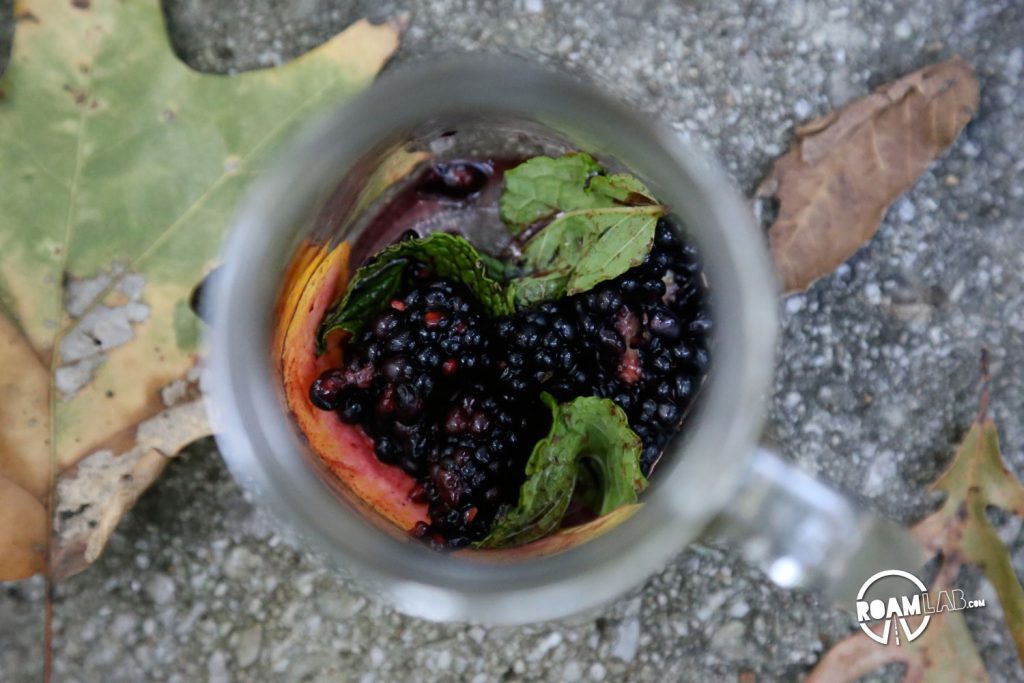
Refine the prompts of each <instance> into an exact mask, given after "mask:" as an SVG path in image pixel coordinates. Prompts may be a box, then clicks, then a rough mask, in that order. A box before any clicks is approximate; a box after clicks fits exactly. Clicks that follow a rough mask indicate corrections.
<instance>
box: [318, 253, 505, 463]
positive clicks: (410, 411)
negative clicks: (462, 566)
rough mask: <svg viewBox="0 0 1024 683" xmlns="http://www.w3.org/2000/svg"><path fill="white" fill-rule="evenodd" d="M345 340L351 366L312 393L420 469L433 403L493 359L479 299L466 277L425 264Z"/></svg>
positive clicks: (429, 443)
mask: <svg viewBox="0 0 1024 683" xmlns="http://www.w3.org/2000/svg"><path fill="white" fill-rule="evenodd" d="M409 279H410V282H409V283H408V285H407V286H406V288H405V289H404V290H403V291H401V292H400V293H399V295H398V296H397V297H396V298H395V299H394V300H393V301H391V302H390V304H389V305H388V307H387V309H386V310H385V311H383V312H382V313H380V314H379V315H377V316H376V317H375V318H374V319H373V320H372V321H370V323H369V324H368V325H367V326H366V327H365V329H363V331H362V332H360V333H359V334H358V335H357V336H356V337H355V338H354V339H352V340H350V342H349V343H348V344H347V346H346V358H348V359H349V360H348V364H347V366H346V367H345V368H344V369H332V370H328V371H327V372H325V373H324V374H323V375H322V376H321V377H320V378H319V379H317V381H316V382H315V383H314V384H313V386H312V388H311V390H310V399H311V400H312V402H313V404H314V405H316V406H317V407H319V408H322V409H325V410H337V411H338V413H339V415H340V416H341V418H342V419H343V420H345V421H346V422H349V423H352V424H359V425H362V426H363V428H364V430H365V431H366V433H367V434H369V435H370V436H371V437H373V438H374V440H375V449H376V453H377V457H378V458H380V459H381V460H382V461H383V462H386V463H388V464H393V465H400V466H401V467H402V468H403V469H405V470H406V471H407V472H408V473H409V474H411V475H413V476H417V475H420V474H423V473H425V472H426V470H427V457H428V455H429V453H430V451H431V449H432V448H434V447H436V446H435V443H434V442H435V439H433V438H432V435H431V433H430V432H431V430H432V429H433V428H434V427H435V426H436V425H433V424H432V420H431V418H432V415H431V411H430V410H429V408H430V407H431V406H433V405H436V404H438V403H443V402H445V401H447V400H448V397H449V396H450V394H451V392H452V390H453V389H454V387H457V386H459V385H460V384H462V383H464V382H465V381H467V379H468V378H472V377H473V376H475V374H476V373H479V372H486V371H487V369H488V368H489V367H490V365H491V358H490V356H489V355H488V353H487V351H488V344H489V340H488V339H487V338H486V337H485V336H484V334H483V331H482V330H483V327H484V326H483V324H482V315H483V313H482V312H481V311H480V307H479V304H478V303H477V302H476V300H475V299H474V298H473V296H472V295H471V294H470V293H469V292H468V291H467V290H466V289H465V288H464V287H463V286H462V285H461V284H459V283H456V282H453V281H451V280H447V279H444V278H434V277H433V276H432V274H431V273H430V272H429V271H428V270H427V269H426V268H425V267H423V266H416V267H414V268H412V269H411V277H410V278H409Z"/></svg>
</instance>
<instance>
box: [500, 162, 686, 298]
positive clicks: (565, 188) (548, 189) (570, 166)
mask: <svg viewBox="0 0 1024 683" xmlns="http://www.w3.org/2000/svg"><path fill="white" fill-rule="evenodd" d="M499 204H500V208H501V217H502V220H504V221H505V223H506V225H508V227H509V230H510V231H511V232H513V233H514V234H516V233H518V232H520V231H522V230H523V229H524V228H526V227H527V226H529V225H532V224H535V223H537V222H538V221H540V220H543V219H548V218H551V219H553V220H551V222H550V223H549V224H548V225H547V226H546V227H544V228H543V229H541V230H540V231H539V232H537V233H536V234H535V235H533V237H531V238H530V239H529V240H528V241H527V242H526V244H525V245H524V247H523V262H522V266H523V267H522V271H523V272H522V273H520V276H519V277H516V278H514V279H513V280H512V281H511V282H510V284H509V292H510V294H509V297H510V299H511V300H512V301H514V302H515V304H516V305H517V306H531V305H533V304H536V303H540V302H541V301H547V300H550V299H556V298H558V297H561V296H567V295H572V294H578V293H579V292H585V291H587V290H589V289H592V288H593V287H594V286H595V285H597V284H598V283H600V282H603V281H605V280H611V279H613V278H615V277H618V276H619V275H622V274H623V273H624V272H626V271H627V270H629V269H630V268H633V267H634V266H638V265H640V264H641V263H643V260H644V257H645V256H646V255H647V253H648V252H649V251H650V250H651V244H652V243H653V242H654V231H655V228H656V227H657V224H658V218H660V217H661V216H663V215H664V214H665V211H666V210H665V207H663V206H661V205H660V204H658V202H657V200H656V199H655V198H654V195H653V194H652V193H651V191H650V190H649V189H647V187H646V186H645V185H644V184H643V183H642V182H640V181H639V180H638V179H637V178H635V177H633V176H631V175H628V174H625V173H615V174H612V175H605V173H604V169H602V168H601V166H600V165H599V164H598V163H597V162H596V161H594V159H593V158H592V157H590V156H588V155H586V154H583V153H579V152H577V153H574V154H566V155H565V156H561V157H558V158H557V159H554V158H551V157H534V158H533V159H530V160H529V161H526V162H525V163H523V164H520V165H519V166H517V167H516V168H514V169H512V170H510V171H508V172H507V173H506V174H505V188H504V190H503V192H502V195H501V200H500V202H499ZM506 272H507V271H506Z"/></svg>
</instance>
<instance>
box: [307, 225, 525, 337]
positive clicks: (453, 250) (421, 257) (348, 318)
mask: <svg viewBox="0 0 1024 683" xmlns="http://www.w3.org/2000/svg"><path fill="white" fill-rule="evenodd" d="M414 261H417V262H420V263H423V264H425V265H426V266H427V267H429V268H430V269H431V270H433V271H434V273H436V274H437V275H439V276H440V277H447V278H451V279H453V280H456V281H458V282H461V283H462V284H464V285H466V287H468V288H469V289H470V291H472V292H473V294H475V295H476V297H477V298H478V299H479V300H480V302H481V303H482V304H483V306H484V309H485V310H486V311H487V312H488V313H489V314H490V315H492V316H502V315H508V314H509V313H511V312H512V311H513V310H514V308H513V306H512V303H511V301H510V299H509V296H508V293H507V292H506V290H505V288H504V286H503V285H502V283H500V282H498V281H497V280H495V279H493V278H492V277H491V276H490V275H489V274H488V268H487V265H485V264H484V262H483V258H482V256H481V254H480V252H478V251H477V250H476V249H475V248H474V247H473V245H472V244H470V243H469V242H467V241H466V240H465V238H462V237H459V236H457V235H449V234H448V233H443V232H435V233H433V234H431V235H429V236H427V237H424V238H422V239H414V240H405V241H403V242H398V243H397V244H392V245H391V246H389V247H386V248H384V249H382V250H380V251H379V252H378V253H377V255H376V256H375V257H374V258H373V260H372V261H370V262H369V263H367V264H365V265H363V266H362V267H360V268H359V269H358V270H357V271H356V272H355V274H354V275H353V276H352V280H351V282H349V285H348V287H347V288H346V290H345V295H344V296H343V297H342V298H341V300H340V301H338V303H337V304H335V306H334V307H333V308H332V309H331V310H330V311H328V313H327V315H326V316H324V320H323V322H321V323H320V329H319V330H318V331H317V348H318V350H319V351H320V352H323V350H324V343H325V340H326V338H327V335H328V334H330V333H331V332H333V331H334V330H337V329H343V330H346V331H347V332H349V333H351V334H353V335H354V334H358V333H359V332H360V331H361V330H362V329H363V327H364V326H365V325H366V324H367V323H368V322H369V320H370V319H371V318H372V317H373V316H374V315H375V314H376V313H377V312H378V311H380V310H381V309H383V308H384V307H385V306H386V305H387V303H388V301H390V300H391V299H392V298H393V297H394V296H395V294H396V293H397V292H398V290H399V288H400V287H401V286H402V279H403V276H404V275H405V270H406V268H407V266H408V265H409V264H410V263H412V262H414Z"/></svg>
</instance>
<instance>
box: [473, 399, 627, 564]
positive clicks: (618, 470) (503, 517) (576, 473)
mask: <svg viewBox="0 0 1024 683" xmlns="http://www.w3.org/2000/svg"><path fill="white" fill-rule="evenodd" d="M541 398H542V400H543V401H544V402H545V403H546V404H547V405H548V407H549V408H550V409H551V414H552V423H551V430H550V431H549V432H548V435H547V436H546V437H545V438H543V439H541V440H540V441H538V442H537V445H536V446H534V449H533V452H532V453H531V454H530V459H529V460H528V461H527V463H526V481H525V482H524V483H523V485H522V488H521V489H520V490H519V502H518V504H517V505H516V507H514V508H507V509H505V510H503V511H502V512H501V513H500V514H499V515H498V517H497V518H496V519H495V521H494V525H493V526H492V527H491V531H490V533H489V534H488V535H487V536H486V537H485V538H484V539H483V540H481V541H479V542H477V543H476V547H477V548H506V547H511V546H518V545H524V544H526V543H530V542H531V541H535V540H537V539H539V538H543V537H544V536H547V535H549V534H551V533H553V532H554V531H556V530H557V529H558V527H559V525H560V524H561V522H562V518H563V517H564V516H565V511H566V509H568V507H569V503H570V501H571V500H572V498H573V493H574V491H575V490H576V487H577V485H587V484H589V486H591V487H596V486H598V485H599V486H600V488H597V489H595V488H591V489H590V490H587V491H583V492H580V493H578V494H577V495H581V496H582V497H584V498H586V499H588V500H591V501H598V500H600V508H599V509H598V513H599V514H600V515H606V514H608V513H609V512H612V511H613V510H615V509H617V508H619V507H621V506H623V505H627V504H630V503H635V502H636V501H637V494H638V493H639V492H640V491H643V490H644V488H646V487H647V479H645V478H644V476H643V474H642V473H641V472H640V451H641V443H640V437H638V436H637V435H636V434H635V433H634V432H633V430H631V429H630V428H629V423H628V422H627V420H626V414H625V413H624V412H622V409H621V408H619V407H618V406H617V405H615V404H614V403H612V402H611V401H609V400H608V399H602V398H597V397H594V396H582V397H580V398H577V399H574V400H573V401H571V402H569V403H563V404H561V405H559V404H558V403H556V402H555V400H554V399H553V398H552V397H551V396H550V395H549V394H547V393H544V394H541Z"/></svg>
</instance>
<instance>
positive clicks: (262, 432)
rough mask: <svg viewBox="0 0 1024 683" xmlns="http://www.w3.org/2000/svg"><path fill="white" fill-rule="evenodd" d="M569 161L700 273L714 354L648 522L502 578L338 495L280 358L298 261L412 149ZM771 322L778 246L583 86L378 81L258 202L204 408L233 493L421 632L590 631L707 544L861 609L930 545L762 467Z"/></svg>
mask: <svg viewBox="0 0 1024 683" xmlns="http://www.w3.org/2000/svg"><path fill="white" fill-rule="evenodd" d="M576 149H578V150H583V151H586V152H589V153H590V154H592V155H594V156H595V157H597V158H598V159H600V160H601V161H602V162H603V163H604V164H605V165H606V166H610V167H612V168H621V169H624V170H628V171H630V172H632V173H634V174H635V175H637V176H639V177H640V178H641V179H642V180H643V181H644V182H645V183H646V184H647V185H648V186H649V187H650V188H651V189H652V190H653V191H654V194H655V196H657V197H658V198H659V199H660V200H661V201H662V202H663V203H664V204H666V205H668V206H669V207H670V208H671V211H672V213H673V215H674V216H675V217H676V218H678V221H679V223H681V224H682V225H683V226H685V229H686V232H687V234H688V236H689V238H690V239H691V240H693V241H694V242H696V243H697V245H698V247H699V249H700V251H701V253H702V255H703V258H704V266H705V273H706V277H707V280H708V283H709V285H710V287H711V291H712V292H713V296H712V314H713V319H714V321H715V325H716V339H715V343H714V348H713V353H712V371H711V374H710V376H709V379H708V382H707V383H706V385H705V386H704V388H703V390H702V395H701V399H700V400H699V402H698V403H699V404H698V406H697V407H696V409H695V410H696V412H695V414H694V415H693V416H692V417H691V419H689V421H688V423H687V427H686V429H685V431H684V433H683V434H682V435H681V437H680V438H678V439H676V441H675V443H674V444H673V445H672V446H671V447H670V448H671V449H672V451H673V452H671V453H669V454H666V457H665V458H663V460H662V464H661V465H659V469H658V471H657V473H656V474H655V476H654V477H652V482H651V486H650V488H649V489H648V490H647V491H646V492H645V493H644V494H643V497H642V502H643V505H642V507H641V509H640V510H639V511H638V512H637V513H636V514H634V515H633V516H632V517H630V518H629V519H627V520H626V521H625V522H623V523H622V524H620V525H619V526H617V527H615V528H613V529H611V530H610V531H608V532H607V533H605V534H603V535H601V536H599V537H597V538H594V539H593V540H591V541H589V542H587V543H584V544H582V545H580V546H577V547H574V548H572V549H570V550H567V551H565V552H562V553H560V554H556V555H551V556H544V557H534V558H529V559H521V560H517V561H509V562H503V563H500V564H496V563H494V562H487V561H480V560H477V559H474V558H473V557H472V554H471V553H470V554H458V555H451V554H445V553H441V552H437V551H434V550H431V549H429V548H428V547H426V545H424V544H422V543H421V542H418V541H416V540H413V539H411V538H409V537H407V536H405V535H403V534H400V533H389V532H388V530H387V529H386V528H385V527H384V526H383V525H382V524H381V523H380V520H374V519H372V514H368V513H367V511H366V510H365V509H359V508H360V506H359V505H353V504H352V503H351V502H348V501H346V500H345V496H343V495H341V494H340V493H339V490H338V482H337V481H336V480H335V479H334V478H333V475H332V474H331V473H330V472H329V471H328V470H327V469H326V468H325V467H324V466H323V465H322V463H321V462H320V461H319V459H318V458H317V457H316V456H315V455H314V454H312V453H311V452H310V450H309V449H308V448H307V447H306V445H305V444H304V441H303V439H302V437H301V435H300V434H298V433H297V429H296V427H295V425H294V424H293V422H292V420H291V418H290V416H289V415H288V414H287V411H286V410H285V409H284V406H283V404H282V400H281V398H280V389H279V386H280V380H279V378H278V377H277V375H276V373H275V372H274V371H273V370H272V368H271V362H270V355H271V351H270V349H271V337H272V325H273V319H272V315H273V310H274V307H275V303H276V301H277V298H278V296H279V295H280V290H281V286H282V281H283V278H284V274H285V271H286V269H287V267H288V265H289V262H290V260H291V259H292V258H293V257H294V255H295V253H296V250H297V249H298V248H299V246H300V245H301V244H303V243H304V242H306V241H307V240H310V239H313V240H315V241H320V242H324V241H332V240H333V241H336V242H337V241H341V240H346V239H347V240H352V238H353V237H354V235H355V234H356V233H358V231H359V230H360V229H362V228H363V227H365V225H363V226H361V225H360V219H361V218H363V217H364V214H365V213H366V209H367V206H368V205H369V204H371V203H372V202H369V201H368V196H367V195H368V193H369V192H370V191H371V190H370V189H368V188H367V179H368V178H371V177H373V178H376V180H375V181H374V182H375V183H377V184H379V183H380V179H381V178H385V179H386V178H387V173H386V172H385V171H386V170H387V169H388V168H389V167H390V166H392V165H394V164H395V163H396V160H400V159H402V158H406V157H405V156H404V155H407V154H408V152H409V151H410V150H420V151H423V152H425V153H427V154H428V155H430V157H431V159H432V160H433V161H439V160H445V159H454V158H467V157H470V158H481V157H484V158H486V157H494V156H499V157H500V156H508V155H510V154H511V155H517V156H520V157H521V156H523V155H527V154H537V153H548V154H559V153H562V152H565V151H569V150H576ZM392 182H393V183H394V184H395V185H396V186H397V185H400V183H401V180H400V179H397V178H395V179H392ZM380 189H381V188H379V187H378V188H376V189H374V190H373V192H374V193H376V192H377V191H379V190H380ZM477 218H480V219H481V220H482V221H483V222H485V223H486V222H488V221H490V222H491V223H495V222H496V218H494V217H493V216H491V217H490V218H488V217H487V216H482V217H481V216H477ZM495 224H496V223H495ZM353 265H355V264H353ZM777 305H778V298H777V289H776V286H775V282H774V280H773V276H772V272H771V269H770V266H769V263H768V258H767V254H766V250H765V247H764V240H763V237H762V235H760V234H759V233H758V231H757V230H756V229H755V227H754V224H753V221H752V218H751V216H750V215H749V212H748V210H747V208H746V207H745V205H744V202H743V201H742V199H741V198H740V195H739V194H738V193H737V191H736V190H735V189H734V188H733V187H732V186H731V185H730V183H729V181H728V180H727V179H726V177H725V176H724V174H723V173H722V172H721V171H720V170H719V169H718V168H717V167H716V166H715V165H714V164H712V163H710V162H709V161H708V160H705V159H703V158H702V157H701V155H699V154H698V153H697V152H696V151H695V150H693V149H691V148H690V147H688V146H687V145H685V144H684V143H683V142H682V141H680V140H679V139H678V138H677V137H676V136H675V135H674V134H672V133H671V132H670V131H668V130H666V129H665V128H663V127H662V126H660V125H658V124H657V123H655V122H653V121H651V120H648V119H647V118H645V117H643V116H640V115H639V114H637V113H636V112H635V111H632V110H631V109H629V108H627V107H625V106H623V105H622V104H620V103H617V102H615V101H614V100H612V99H609V98H608V97H606V96H604V95H602V94H601V93H599V92H597V91H596V90H594V89H592V88H590V87H587V86H585V85H582V84H580V83H577V82H574V81H572V80H570V79H566V78H564V77H561V76H557V75H554V74H552V73H548V72H546V71H543V70H540V69H538V68H536V67H533V66H530V65H527V64H524V63H521V62H518V61H516V62H512V61H503V60H497V59H493V58H479V57H464V58H461V59H456V60H451V61H447V62H442V63H436V64H432V65H420V66H418V67H414V68H406V69H405V70H403V71H402V72H400V73H398V74H392V75H389V76H387V77H385V78H384V79H382V80H381V81H380V82H378V83H377V84H376V85H375V86H373V87H372V88H371V89H370V90H368V91H367V92H366V93H365V94H363V95H362V96H360V97H359V98H357V99H356V100H354V101H353V102H351V103H350V104H348V105H347V106H346V107H344V108H343V109H341V110H340V111H337V112H335V113H334V114H333V115H331V116H329V117H327V118H326V119H325V120H322V121H320V122H319V123H318V124H316V125H313V126H311V127H310V129H309V130H307V131H306V132H305V134H304V135H303V136H300V138H299V139H298V140H297V141H296V142H295V143H294V145H293V146H292V148H291V149H290V150H288V151H287V153H286V154H284V155H283V156H282V157H281V158H280V159H279V160H278V161H277V163H276V165H274V166H273V167H272V168H271V169H270V170H269V171H268V172H267V173H266V174H265V175H264V177H263V178H262V179H261V180H260V181H259V182H258V183H257V185H256V186H255V187H254V189H253V190H252V192H251V193H250V195H249V197H248V199H247V200H246V201H245V202H244V204H243V206H242V208H241V209H240V212H239V213H238V215H237V217H236V221H235V225H234V228H233V233H232V235H231V238H230V240H229V242H228V245H227V248H226V252H225V258H224V266H223V268H222V269H221V272H220V274H219V275H218V277H217V279H216V286H215V287H214V291H213V296H212V310H211V317H212V321H213V324H212V326H211V332H210V335H209V339H208V341H209V346H210V360H209V368H208V371H209V374H208V378H209V388H210V407H211V412H212V413H213V415H214V420H215V426H216V429H217V432H218V441H219V444H220V447H221V450H222V452H223V454H224V457H225V459H226V460H227V463H228V466H229V468H230V470H231V472H232V474H233V475H234V477H235V478H236V479H237V480H238V481H239V483H240V484H242V485H243V486H244V487H245V488H247V489H248V490H250V491H251V492H253V493H255V494H256V496H257V497H258V498H262V499H263V500H265V501H266V502H267V503H269V504H270V507H271V508H272V509H273V510H274V511H275V512H276V513H277V515H278V517H280V518H283V519H284V520H285V521H286V522H288V523H290V524H291V526H292V527H293V529H294V530H297V531H298V532H299V534H300V536H301V538H303V539H305V540H308V542H309V543H310V544H311V545H312V547H313V548H319V549H321V550H325V551H327V553H328V554H329V555H330V556H332V557H333V558H334V559H336V560H337V562H336V564H337V566H338V567H339V569H341V570H342V571H343V572H345V573H347V574H348V575H349V576H351V577H352V578H353V580H354V581H356V582H357V583H358V584H359V585H360V586H361V587H362V588H363V589H364V590H366V591H368V592H370V593H372V594H376V595H378V596H380V597H382V598H383V599H385V600H387V601H389V602H390V603H392V604H393V605H394V606H396V607H397V608H398V609H400V610H402V611H404V612H407V613H410V614H413V615H417V616H420V617H425V618H429V619H434V620H453V621H458V620H473V621H483V622H489V623H498V624H515V623H525V622H532V621H541V620H545V619H552V618H557V617H562V616H566V615H569V614H573V613H577V612H581V611H584V610H587V609H589V608H592V607H596V606H598V605H600V604H602V603H604V602H607V601H609V600H611V599H612V598H614V597H616V596H618V595H620V594H622V593H624V592H625V591H627V590H628V589H630V588H632V587H634V586H636V585H638V584H640V583H641V582H643V581H644V580H645V579H646V578H647V577H648V576H649V575H651V574H652V573H654V572H656V571H658V570H659V569H660V568H661V567H663V566H664V565H665V564H666V563H667V562H668V561H669V560H670V559H671V558H672V557H673V556H674V555H676V554H677V553H678V552H679V551H680V550H682V549H683V548H684V547H685V546H686V545H687V544H688V543H690V542H692V541H694V540H695V539H697V538H699V537H701V536H702V535H703V534H706V533H708V532H709V530H710V532H711V533H713V534H714V535H716V536H718V537H720V538H723V539H726V540H727V541H730V542H733V543H736V544H738V546H739V547H740V549H741V550H742V551H743V553H744V555H745V556H746V557H747V558H748V559H749V560H751V561H752V562H755V563H757V564H758V565H760V566H762V567H763V568H764V569H765V570H766V571H767V573H768V575H769V576H770V577H771V578H772V579H773V580H774V581H776V582H777V583H779V584H781V585H783V586H794V587H795V586H804V587H814V588H817V589H821V590H824V591H826V592H828V593H829V594H830V595H833V596H835V597H836V598H838V599H842V600H849V601H852V599H853V597H854V596H855V593H856V589H857V586H859V585H860V583H861V582H862V581H863V580H864V579H865V578H867V577H868V576H870V575H872V574H873V573H875V572H876V571H878V570H879V569H888V568H903V569H914V568H916V565H917V564H918V563H917V559H918V555H917V553H916V546H915V545H914V544H913V542H912V541H911V540H910V538H909V536H908V535H907V534H906V532H905V531H904V530H903V529H901V528H898V527H897V526H895V525H893V524H890V523H887V522H884V521H882V520H879V519H877V518H875V517H873V516H872V515H871V514H870V513H868V512H865V511H863V510H861V509H859V508H858V507H857V506H856V505H854V504H853V503H852V502H850V501H849V500H847V499H846V498H844V497H843V496H841V495H839V494H838V493H836V492H834V491H832V490H830V489H829V488H828V487H826V486H824V485H822V484H820V483H818V482H816V481H815V480H813V479H812V478H810V477H808V476H807V475H805V474H802V473H801V472H799V471H798V470H796V469H795V468H793V467H792V466H790V465H788V464H786V463H784V462H782V461H781V460H779V459H778V458H777V457H776V456H774V455H772V454H771V453H770V452H769V451H767V450H764V449H762V448H759V447H758V437H759V435H760V432H761V427H762V420H763V416H764V403H765V393H766V391H767V390H768V389H769V385H770V380H771V374H772V362H773V353H774V341H775V336H776V308H777Z"/></svg>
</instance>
